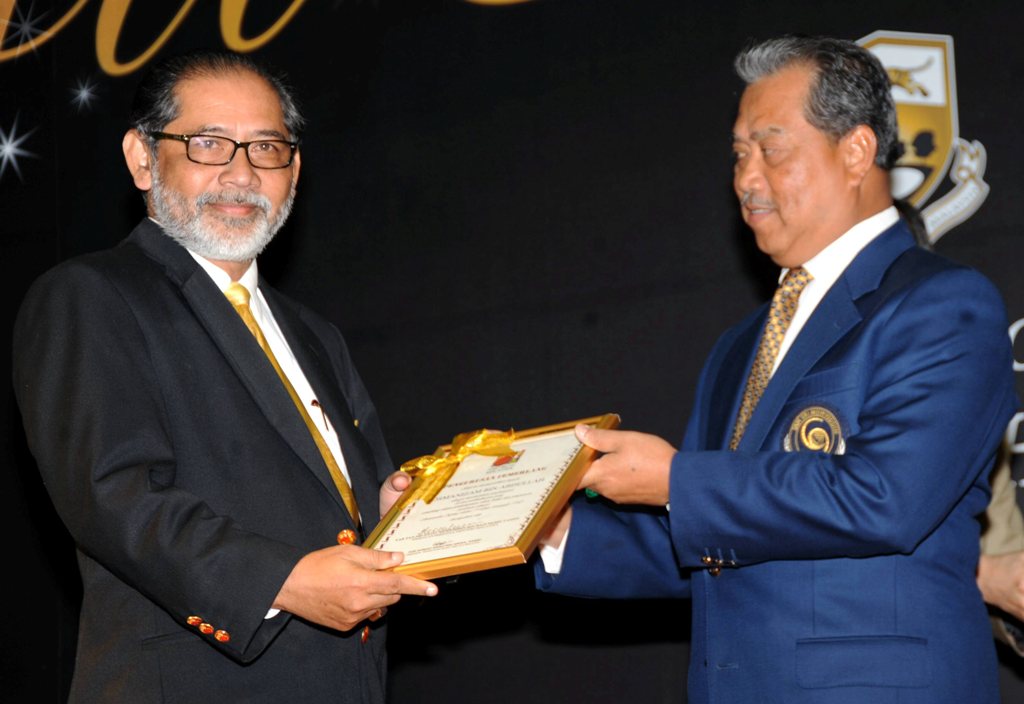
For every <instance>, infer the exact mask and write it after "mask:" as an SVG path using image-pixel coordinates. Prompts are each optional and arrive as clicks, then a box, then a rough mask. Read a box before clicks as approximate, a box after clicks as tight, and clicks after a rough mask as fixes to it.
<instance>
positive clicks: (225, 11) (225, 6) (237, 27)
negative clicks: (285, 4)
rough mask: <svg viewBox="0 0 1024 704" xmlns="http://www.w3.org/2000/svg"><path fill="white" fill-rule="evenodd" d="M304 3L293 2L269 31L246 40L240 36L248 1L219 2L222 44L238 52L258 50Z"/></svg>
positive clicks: (223, 0)
mask: <svg viewBox="0 0 1024 704" xmlns="http://www.w3.org/2000/svg"><path fill="white" fill-rule="evenodd" d="M304 2H306V0H294V2H292V4H291V6H290V7H289V8H288V9H287V10H285V12H284V14H283V15H281V16H280V17H279V18H278V20H277V22H275V23H274V24H273V25H271V27H270V29H268V30H267V31H265V32H264V33H263V34H261V35H259V36H258V37H253V38H252V39H246V38H245V37H243V36H242V17H243V16H244V15H245V6H246V5H248V4H249V0H221V3H220V33H221V36H223V37H224V43H225V44H226V45H227V47H228V48H229V49H233V50H234V51H239V52H248V51H254V50H255V49H258V48H260V47H261V46H263V45H264V44H266V43H267V42H269V41H270V40H271V39H273V38H274V37H276V36H277V35H278V33H280V31H281V30H282V29H284V28H285V25H287V24H288V23H289V22H290V21H291V19H292V17H294V16H295V13H296V12H298V11H299V8H300V7H302V4H303V3H304Z"/></svg>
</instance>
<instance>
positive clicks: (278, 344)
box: [188, 250, 352, 486]
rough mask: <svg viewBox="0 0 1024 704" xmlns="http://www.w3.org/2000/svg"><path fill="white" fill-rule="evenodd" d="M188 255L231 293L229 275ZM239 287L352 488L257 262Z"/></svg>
mask: <svg viewBox="0 0 1024 704" xmlns="http://www.w3.org/2000/svg"><path fill="white" fill-rule="evenodd" d="M188 253H189V254H191V255H192V257H193V258H194V259H195V260H196V261H197V262H199V266H201V267H203V270H204V271H205V272H206V273H207V274H209V275H210V278H211V279H213V282H214V283H215V284H217V287H218V288H219V289H220V290H221V291H222V292H223V291H226V290H227V289H228V286H230V285H231V283H232V281H231V277H230V276H229V275H228V273H227V272H226V271H224V270H223V269H221V268H220V267H219V266H217V265H216V264H214V263H212V262H210V261H209V260H208V259H204V258H203V257H201V256H199V255H198V254H196V253H195V252H193V251H191V250H189V252H188ZM238 283H240V284H241V285H242V286H245V288H246V290H247V291H249V296H250V298H249V309H250V310H251V311H252V316H253V318H255V319H256V324H257V325H259V326H260V330H262V331H263V337H265V338H266V339H267V344H269V345H270V349H271V351H272V352H273V353H274V356H275V357H276V358H277V362H278V364H280V365H281V371H283V372H284V375H285V376H286V377H288V381H289V382H291V385H292V388H294V389H295V393H296V394H298V396H299V399H301V400H302V402H303V403H304V404H305V406H306V411H307V412H308V413H309V417H310V418H311V419H312V421H313V423H314V424H315V425H316V426H317V429H318V430H319V431H320V434H321V435H322V436H323V438H324V441H325V442H326V443H327V447H328V448H329V449H330V451H331V454H332V455H333V456H334V461H335V462H337V463H338V467H339V468H340V469H341V472H342V474H344V475H345V481H347V482H348V483H349V485H350V486H351V484H352V480H351V479H350V478H349V474H348V468H347V467H346V466H345V456H344V455H343V454H342V452H341V444H340V442H339V440H338V434H337V433H336V432H334V428H333V426H331V423H330V421H329V420H328V418H327V413H326V412H325V411H324V409H323V407H322V406H321V405H320V402H319V401H318V400H317V398H316V394H315V393H313V387H312V386H310V385H309V380H308V379H306V375H305V374H304V373H303V371H302V367H300V366H299V362H298V361H297V360H296V359H295V355H294V354H293V353H292V350H291V347H289V346H288V341H287V340H285V339H284V335H283V334H282V333H281V328H279V327H278V326H277V321H276V320H274V316H273V314H272V313H271V312H270V306H268V305H267V301H266V300H265V299H264V298H263V294H262V293H261V292H260V290H259V288H258V286H257V284H258V283H259V272H258V270H257V268H256V260H255V259H254V260H253V262H252V264H250V265H249V268H248V269H246V271H245V273H244V274H242V276H241V277H240V278H239V279H238Z"/></svg>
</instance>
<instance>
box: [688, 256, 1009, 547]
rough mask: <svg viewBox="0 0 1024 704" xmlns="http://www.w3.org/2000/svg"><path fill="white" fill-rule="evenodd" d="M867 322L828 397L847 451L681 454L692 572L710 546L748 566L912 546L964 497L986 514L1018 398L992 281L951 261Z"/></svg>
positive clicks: (1003, 319) (893, 298) (892, 299)
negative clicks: (992, 474)
mask: <svg viewBox="0 0 1024 704" xmlns="http://www.w3.org/2000/svg"><path fill="white" fill-rule="evenodd" d="M861 325H862V328H861V330H859V331H858V335H857V339H856V340H852V341H844V342H843V343H842V344H849V345H851V346H856V348H857V349H856V351H850V352H847V353H846V354H848V355H853V354H858V355H860V358H861V359H863V360H864V363H863V364H862V365H861V367H862V368H861V371H860V373H859V375H858V379H857V382H856V383H855V384H854V385H852V387H851V388H846V389H844V390H843V391H842V393H841V394H838V395H837V396H836V397H834V398H832V399H831V400H832V401H833V402H834V403H835V404H836V406H837V407H838V408H839V409H840V412H841V413H843V414H844V415H845V416H846V418H847V419H848V422H849V426H850V430H849V434H848V436H847V437H846V439H845V442H846V446H845V453H844V454H831V455H830V454H824V453H820V452H784V451H782V450H781V448H780V449H779V450H773V449H771V448H768V449H762V450H761V451H758V452H727V451H704V452H685V451H684V452H680V453H678V454H677V455H676V457H675V458H674V460H673V466H672V474H671V486H670V496H671V505H672V513H671V530H672V537H673V544H674V545H675V548H676V551H677V556H678V558H679V562H680V564H681V565H682V566H697V565H699V563H700V559H701V557H702V556H703V555H705V554H707V553H708V552H711V553H717V552H721V553H723V554H724V555H726V556H728V558H731V559H732V560H735V563H736V564H738V565H742V564H749V563H752V562H760V561H765V560H799V559H824V558H833V557H863V556H872V555H881V554H893V553H909V552H911V551H913V550H914V549H915V547H916V546H917V545H918V544H919V543H920V542H921V541H923V540H924V539H925V538H926V537H927V536H928V535H929V534H930V533H931V532H932V531H933V530H934V529H935V528H936V527H937V526H938V525H939V524H940V523H941V522H942V521H943V520H944V519H945V518H946V517H947V516H948V515H949V514H950V513H951V512H952V511H953V509H954V507H955V506H957V504H958V503H959V502H961V501H962V500H969V501H970V502H972V506H973V505H974V504H977V510H981V508H982V507H983V505H984V502H985V500H986V497H985V496H984V491H985V489H984V486H985V484H984V479H983V478H982V479H981V480H980V481H979V477H980V475H981V473H982V471H983V470H984V469H985V468H986V467H988V466H991V464H990V463H991V459H992V456H993V452H994V449H995V447H996V446H997V444H998V441H999V438H1000V437H1001V436H1002V433H1003V432H1004V429H1005V427H1006V423H1007V421H1008V419H1009V417H1010V415H1011V414H1012V412H1013V409H1014V407H1015V405H1016V401H1015V398H1014V391H1013V379H1012V372H1011V369H1012V360H1011V355H1010V349H1009V343H1008V340H1007V337H1006V315H1005V312H1004V309H1003V306H1002V302H1001V300H1000V299H999V296H998V294H997V292H996V291H995V289H994V287H992V285H991V284H990V283H989V282H988V281H987V280H986V279H984V278H983V277H981V276H980V275H978V274H976V273H975V272H972V271H969V270H966V269H947V270H945V271H944V272H943V273H941V274H936V275H932V276H930V277H928V278H925V279H922V280H921V281H919V282H917V283H915V284H914V285H913V286H909V287H907V289H906V290H904V291H901V292H900V293H899V294H898V295H893V296H891V297H890V298H888V299H887V300H886V301H885V302H884V303H883V304H881V306H880V308H879V309H877V310H874V311H871V312H870V315H869V317H867V318H866V319H865V320H863V321H862V323H861ZM776 422H778V421H776ZM965 497H969V498H967V499H965Z"/></svg>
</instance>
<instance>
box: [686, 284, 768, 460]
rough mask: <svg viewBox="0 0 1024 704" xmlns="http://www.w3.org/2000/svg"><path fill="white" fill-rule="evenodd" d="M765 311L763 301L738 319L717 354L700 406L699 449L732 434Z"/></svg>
mask: <svg viewBox="0 0 1024 704" xmlns="http://www.w3.org/2000/svg"><path fill="white" fill-rule="evenodd" d="M767 314H768V305H767V304H766V305H764V306H763V307H762V308H761V309H760V310H758V311H757V312H756V313H754V314H753V315H751V316H749V317H748V319H747V320H745V321H744V322H742V323H740V325H739V326H738V328H737V334H736V336H735V339H734V340H733V341H732V343H731V344H730V345H729V347H728V348H727V350H726V351H725V353H724V354H723V355H722V357H721V361H720V362H719V371H718V372H717V374H716V375H715V377H716V381H715V383H714V384H711V385H710V388H712V389H713V390H714V392H713V393H712V394H708V395H707V396H708V398H707V399H706V401H705V404H706V407H705V408H704V409H702V411H703V413H702V417H703V418H707V419H708V421H707V428H706V430H705V433H704V442H703V443H702V444H701V448H702V449H707V450H721V449H723V448H725V447H726V446H727V444H728V442H729V438H730V437H732V430H733V425H735V423H736V415H737V414H738V413H739V410H740V403H741V402H742V400H743V389H744V387H745V386H746V382H747V377H748V376H749V375H750V367H751V365H752V364H753V363H754V355H755V354H756V353H757V343H758V341H759V340H760V338H761V331H762V330H763V329H764V321H765V316H767Z"/></svg>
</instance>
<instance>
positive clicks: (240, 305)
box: [224, 282, 359, 526]
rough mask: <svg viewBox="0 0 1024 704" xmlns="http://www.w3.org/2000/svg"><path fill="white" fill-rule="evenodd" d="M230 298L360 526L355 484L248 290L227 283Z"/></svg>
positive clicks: (236, 283) (240, 285)
mask: <svg viewBox="0 0 1024 704" xmlns="http://www.w3.org/2000/svg"><path fill="white" fill-rule="evenodd" d="M224 295H225V296H227V298H228V300H229V301H231V305H233V306H234V307H235V310H236V311H237V312H238V315H240V316H241V317H242V321H243V322H244V323H245V326H246V327H247V328H249V332H251V333H252V334H253V337H255V338H256V342H258V343H259V346H260V347H261V348H263V352H264V353H265V354H266V355H267V359H269V360H270V364H271V366H273V367H274V371H275V372H277V375H278V376H279V377H281V383H282V384H284V388H285V389H286V390H287V391H288V395H289V396H291V397H292V402H293V403H294V404H295V408H297V409H298V411H299V415H300V416H302V420H303V422H304V423H305V424H306V427H307V428H309V434H310V435H312V436H313V442H315V443H316V447H317V449H318V450H320V454H321V455H322V456H323V458H324V463H325V464H326V465H327V470H328V471H329V472H330V473H331V479H333V480H334V484H335V486H337V487H338V493H340V494H341V500H342V501H343V502H345V508H347V509H348V512H349V514H350V515H351V516H352V520H353V522H355V524H356V525H357V526H358V525H359V508H358V507H357V506H356V495H355V494H354V493H353V492H352V487H351V486H349V484H348V482H347V481H346V480H345V475H344V474H342V472H341V467H339V466H338V463H337V462H336V461H335V459H334V455H333V454H332V453H331V450H330V448H329V447H328V446H327V443H326V442H325V441H324V437H323V435H321V434H320V430H319V428H317V427H316V425H315V424H314V423H313V419H312V418H310V417H309V413H308V412H306V407H305V405H303V403H302V400H301V399H300V398H299V395H298V394H297V393H295V387H293V386H292V384H291V382H290V381H288V377H286V376H285V374H284V371H282V369H281V365H280V364H278V362H277V357H275V356H274V353H273V352H272V351H271V349H270V345H269V344H267V338H265V337H264V336H263V331H262V330H260V326H259V325H258V324H257V323H256V318H254V317H253V315H252V310H250V308H249V290H248V289H246V288H245V286H243V285H242V284H240V283H238V282H234V283H232V284H231V285H230V286H228V289H227V291H225V292H224Z"/></svg>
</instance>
